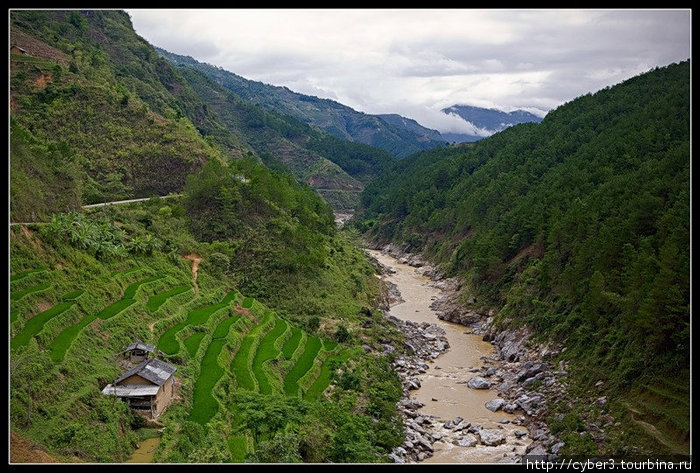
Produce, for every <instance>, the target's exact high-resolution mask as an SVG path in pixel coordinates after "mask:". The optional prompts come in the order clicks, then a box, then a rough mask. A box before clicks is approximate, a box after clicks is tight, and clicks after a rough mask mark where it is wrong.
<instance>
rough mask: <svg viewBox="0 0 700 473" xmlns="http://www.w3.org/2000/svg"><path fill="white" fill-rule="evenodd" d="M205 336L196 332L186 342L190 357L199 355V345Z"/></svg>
mask: <svg viewBox="0 0 700 473" xmlns="http://www.w3.org/2000/svg"><path fill="white" fill-rule="evenodd" d="M204 335H206V333H204V332H195V333H194V334H192V335H190V336H189V337H188V338H187V340H185V348H186V349H187V353H189V354H190V356H192V357H194V355H196V354H197V349H198V348H199V344H200V343H202V339H203V338H204Z"/></svg>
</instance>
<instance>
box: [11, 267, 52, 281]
mask: <svg viewBox="0 0 700 473" xmlns="http://www.w3.org/2000/svg"><path fill="white" fill-rule="evenodd" d="M43 271H46V269H30V270H29V271H22V272H20V273H15V274H13V275H11V276H10V282H15V281H21V280H22V279H24V278H26V277H27V276H29V275H30V274H36V273H41V272H43Z"/></svg>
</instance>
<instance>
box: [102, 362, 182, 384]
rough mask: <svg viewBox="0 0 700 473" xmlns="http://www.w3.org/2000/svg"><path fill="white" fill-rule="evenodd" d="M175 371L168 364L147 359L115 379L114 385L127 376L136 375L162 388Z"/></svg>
mask: <svg viewBox="0 0 700 473" xmlns="http://www.w3.org/2000/svg"><path fill="white" fill-rule="evenodd" d="M176 370H177V368H175V367H174V366H173V365H171V364H169V363H166V362H164V361H160V360H157V359H155V358H149V359H148V360H145V361H142V362H141V363H139V364H138V365H136V366H135V367H133V368H132V369H130V370H129V371H127V372H126V373H124V374H123V375H121V377H120V378H119V379H117V380H116V381H115V382H114V384H119V383H120V382H121V381H124V380H125V379H126V378H128V377H129V376H133V375H135V374H136V375H139V376H141V377H142V378H144V379H147V380H148V381H150V382H152V383H153V384H157V385H158V386H162V385H163V384H164V383H165V382H166V381H167V380H168V379H169V378H170V376H172V374H173V373H174V372H175V371H176Z"/></svg>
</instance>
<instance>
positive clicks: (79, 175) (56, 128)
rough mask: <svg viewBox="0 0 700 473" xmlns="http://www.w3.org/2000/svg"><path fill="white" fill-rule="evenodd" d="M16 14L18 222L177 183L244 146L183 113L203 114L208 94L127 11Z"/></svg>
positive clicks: (13, 175)
mask: <svg viewBox="0 0 700 473" xmlns="http://www.w3.org/2000/svg"><path fill="white" fill-rule="evenodd" d="M10 20H11V21H10V26H11V30H10V32H11V37H10V41H11V44H13V45H15V46H17V47H19V48H21V50H24V51H25V52H24V53H21V52H19V51H20V50H18V52H17V53H11V55H10V74H11V75H10V110H11V123H12V130H11V136H12V142H13V146H12V148H11V152H12V154H11V158H10V167H11V169H10V171H11V172H10V187H11V189H12V195H11V215H10V216H11V219H12V220H13V221H27V220H45V219H46V217H47V216H48V214H49V213H50V212H52V211H59V210H60V211H65V210H66V209H75V208H77V207H78V206H79V205H80V204H81V203H83V204H89V203H95V202H104V201H106V200H118V199H124V198H130V197H148V196H151V195H162V194H166V193H169V192H173V191H178V190H180V189H182V187H183V185H184V183H185V177H186V176H187V175H188V174H190V173H191V172H193V171H194V170H196V169H198V168H200V167H201V166H202V165H203V164H204V163H205V162H207V161H209V160H211V159H218V160H222V161H223V160H225V159H226V157H225V154H228V155H230V156H241V155H242V154H243V153H244V150H243V149H242V147H241V146H240V145H239V144H238V143H236V142H235V141H232V142H229V143H227V146H226V148H225V149H224V147H223V146H220V145H219V144H214V143H211V142H208V141H206V140H204V139H202V137H201V136H200V134H199V133H198V132H197V130H196V129H195V128H194V127H193V126H192V124H191V123H190V122H189V121H188V120H186V119H182V117H183V116H184V115H186V114H187V113H188V110H189V109H191V110H194V111H195V112H193V113H198V112H196V111H199V112H202V113H204V112H203V108H202V104H201V102H199V101H198V99H197V98H196V97H195V96H194V94H193V93H192V91H191V90H190V89H187V88H186V84H184V83H183V82H182V80H181V78H180V77H178V76H177V75H174V72H175V71H174V70H173V68H172V67H170V65H169V64H168V63H167V62H165V61H163V60H162V59H160V58H158V56H157V55H155V54H154V53H153V50H152V48H151V47H150V46H149V45H148V43H146V42H145V41H143V40H142V39H141V38H139V37H138V36H136V35H135V34H134V32H133V29H131V24H130V21H129V17H128V16H127V15H126V14H124V13H121V12H101V11H92V12H85V13H78V12H77V11H72V12H67V11H13V12H12V15H11V18H10ZM176 89H181V92H180V94H179V95H180V98H176V97H174V96H173V95H172V94H171V93H170V90H176ZM182 97H187V100H184V99H183V98H182ZM39 163H43V164H41V165H39ZM32 168H33V169H41V174H37V173H36V171H33V170H32ZM59 188H63V189H64V192H56V190H57V189H59ZM64 193H65V196H64V195H63V194H64ZM54 195H58V196H60V197H59V198H58V199H56V198H55V197H54Z"/></svg>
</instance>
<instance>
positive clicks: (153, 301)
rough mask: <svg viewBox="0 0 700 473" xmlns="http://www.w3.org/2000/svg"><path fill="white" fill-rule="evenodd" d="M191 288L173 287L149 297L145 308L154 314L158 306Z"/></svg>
mask: <svg viewBox="0 0 700 473" xmlns="http://www.w3.org/2000/svg"><path fill="white" fill-rule="evenodd" d="M191 288H192V286H178V287H174V288H172V289H170V290H167V291H164V292H161V293H159V294H156V295H154V296H151V297H150V298H149V299H148V302H147V303H146V307H147V308H148V310H149V311H151V312H155V311H156V310H158V308H159V307H160V306H162V305H163V304H164V303H165V301H167V300H168V299H169V298H171V297H173V296H176V295H178V294H182V293H183V292H187V291H189V290H190V289H191Z"/></svg>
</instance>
